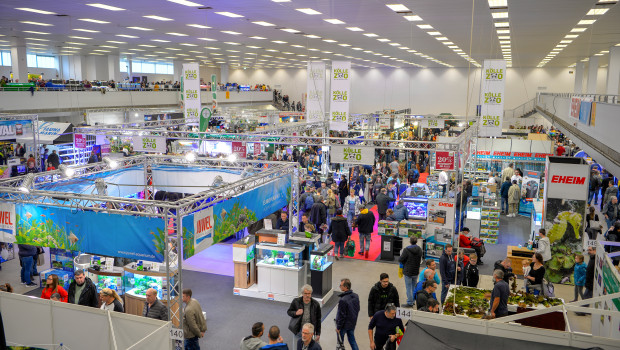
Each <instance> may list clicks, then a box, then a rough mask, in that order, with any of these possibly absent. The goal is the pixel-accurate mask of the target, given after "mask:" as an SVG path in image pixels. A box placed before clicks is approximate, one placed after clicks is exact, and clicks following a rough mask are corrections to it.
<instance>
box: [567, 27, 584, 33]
mask: <svg viewBox="0 0 620 350" xmlns="http://www.w3.org/2000/svg"><path fill="white" fill-rule="evenodd" d="M586 30H588V28H578V27H575V28H573V29H571V30H570V31H571V33H582V32H585V31H586Z"/></svg>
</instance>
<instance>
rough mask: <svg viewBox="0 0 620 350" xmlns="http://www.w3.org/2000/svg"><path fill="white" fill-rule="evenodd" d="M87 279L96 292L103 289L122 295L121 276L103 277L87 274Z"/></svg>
mask: <svg viewBox="0 0 620 350" xmlns="http://www.w3.org/2000/svg"><path fill="white" fill-rule="evenodd" d="M87 277H88V278H90V279H91V280H92V281H93V283H94V284H95V286H97V292H101V290H102V289H103V288H109V289H112V290H115V291H116V293H118V295H122V294H123V277H122V276H103V275H97V274H94V273H91V272H88V274H87Z"/></svg>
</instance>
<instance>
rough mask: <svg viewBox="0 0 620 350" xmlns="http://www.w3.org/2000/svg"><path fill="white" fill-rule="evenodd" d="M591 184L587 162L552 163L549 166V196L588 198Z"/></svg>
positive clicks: (546, 182) (546, 180)
mask: <svg viewBox="0 0 620 350" xmlns="http://www.w3.org/2000/svg"><path fill="white" fill-rule="evenodd" d="M589 185H590V167H589V166H588V165H587V164H563V163H555V162H553V163H551V164H550V165H549V166H548V168H547V176H546V179H545V187H546V188H545V189H546V191H547V198H562V199H576V200H586V199H587V198H588V188H589Z"/></svg>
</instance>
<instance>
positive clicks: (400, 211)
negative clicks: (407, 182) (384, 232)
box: [392, 199, 409, 221]
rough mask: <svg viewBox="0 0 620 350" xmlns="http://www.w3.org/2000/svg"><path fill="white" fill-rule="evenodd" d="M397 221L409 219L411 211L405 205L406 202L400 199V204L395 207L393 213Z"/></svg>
mask: <svg viewBox="0 0 620 350" xmlns="http://www.w3.org/2000/svg"><path fill="white" fill-rule="evenodd" d="M392 216H393V217H394V219H396V220H397V221H402V220H409V211H408V210H407V207H405V202H404V201H403V200H402V199H400V200H398V204H397V205H396V207H394V215H392Z"/></svg>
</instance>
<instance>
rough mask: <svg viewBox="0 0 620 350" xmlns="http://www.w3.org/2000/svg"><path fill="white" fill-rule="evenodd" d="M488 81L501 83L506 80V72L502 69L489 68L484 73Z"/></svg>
mask: <svg viewBox="0 0 620 350" xmlns="http://www.w3.org/2000/svg"><path fill="white" fill-rule="evenodd" d="M484 74H485V75H486V78H485V80H487V81H500V80H502V79H504V70H503V69H502V68H489V69H487V70H485V71H484Z"/></svg>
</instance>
